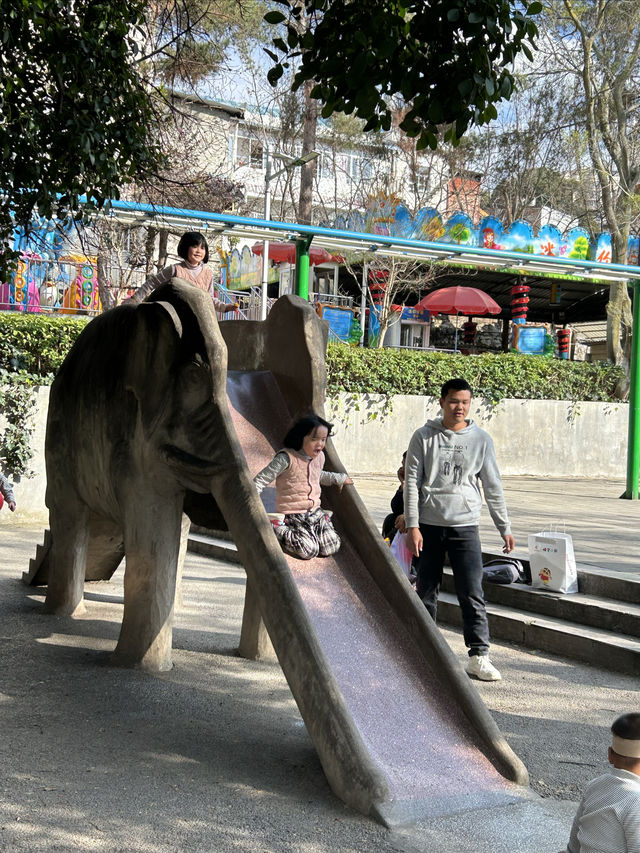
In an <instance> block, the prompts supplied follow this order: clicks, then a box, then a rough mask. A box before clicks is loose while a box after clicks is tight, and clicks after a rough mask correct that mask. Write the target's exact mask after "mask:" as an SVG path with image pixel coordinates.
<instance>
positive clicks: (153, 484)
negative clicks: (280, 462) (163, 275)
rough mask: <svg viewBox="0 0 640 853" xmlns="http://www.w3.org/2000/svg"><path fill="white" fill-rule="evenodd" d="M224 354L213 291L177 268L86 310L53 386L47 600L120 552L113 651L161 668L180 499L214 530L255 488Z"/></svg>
mask: <svg viewBox="0 0 640 853" xmlns="http://www.w3.org/2000/svg"><path fill="white" fill-rule="evenodd" d="M226 358H227V350H226V346H225V343H224V341H223V340H222V337H221V335H220V331H219V328H218V325H217V320H216V316H215V312H214V309H213V305H212V303H211V299H210V297H208V296H207V294H205V293H204V292H202V291H200V290H199V289H198V288H195V287H193V285H191V284H190V283H186V282H181V281H180V280H179V279H174V280H173V281H172V282H171V283H170V284H167V285H165V286H163V287H161V288H158V289H157V290H156V291H155V292H154V293H153V294H152V295H151V296H150V297H149V299H148V300H147V301H145V302H143V303H141V304H140V305H133V304H126V303H125V304H124V305H121V306H120V307H118V308H114V309H112V310H110V311H107V312H106V313H105V314H103V315H101V316H98V317H96V318H95V319H94V320H92V321H91V322H90V323H89V324H88V325H87V327H86V329H85V330H84V331H83V332H82V334H81V335H80V337H79V339H78V341H77V342H76V344H75V345H74V347H73V348H72V350H71V351H70V353H69V355H68V356H67V358H66V359H65V361H64V363H63V365H62V367H61V369H60V371H59V373H58V375H57V376H56V379H55V381H54V383H53V385H52V388H51V397H50V404H49V415H48V421H47V433H46V441H45V455H46V467H47V493H46V502H47V506H48V507H49V514H50V528H51V537H50V541H51V545H50V550H49V553H48V566H47V582H48V588H47V594H46V600H45V610H46V611H48V612H51V613H57V614H72V615H73V614H78V613H79V612H81V610H82V608H83V588H84V581H85V578H89V579H97V578H101V577H109V576H110V575H111V574H112V573H113V571H115V568H117V565H118V564H119V563H120V561H121V559H122V556H123V555H124V556H125V557H126V570H125V578H124V615H123V622H122V629H121V633H120V638H119V641H118V645H117V648H116V651H115V655H116V658H117V659H118V660H119V661H121V662H122V663H131V664H140V665H142V666H144V667H147V668H149V669H154V670H164V669H168V668H170V667H171V636H172V616H173V606H174V596H175V590H176V574H177V567H178V564H179V558H180V547H181V541H182V543H183V547H185V546H186V533H187V532H188V524H189V519H188V518H187V517H186V516H183V510H184V511H186V512H189V513H190V514H191V515H192V516H197V520H198V521H199V522H200V523H205V522H206V523H207V524H209V525H211V526H215V527H218V528H223V529H224V528H225V527H226V523H225V521H224V517H225V516H231V515H235V516H240V515H241V513H240V512H239V511H238V510H239V507H238V506H237V501H240V505H242V503H243V501H249V500H252V499H253V496H252V495H251V494H249V492H251V491H255V490H253V489H252V484H251V481H250V479H249V477H248V472H247V471H246V465H244V462H243V456H242V452H241V450H240V449H239V446H238V443H237V438H236V437H235V433H234V431H233V427H232V425H231V424H230V421H229V415H228V405H227V399H226V390H225V381H226ZM214 493H215V495H214ZM232 496H233V500H235V501H236V503H234V504H233V505H232ZM217 497H219V498H220V501H218V500H217ZM221 508H222V511H221ZM267 547H269V544H268V545H267ZM183 555H184V553H183Z"/></svg>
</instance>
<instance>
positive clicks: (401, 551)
mask: <svg viewBox="0 0 640 853" xmlns="http://www.w3.org/2000/svg"><path fill="white" fill-rule="evenodd" d="M391 553H392V554H393V556H394V557H395V558H396V560H397V561H398V562H399V563H400V567H401V569H402V571H403V572H404V573H405V575H406V576H407V577H409V573H410V572H411V560H412V558H413V554H412V553H411V551H410V550H409V547H408V545H407V534H406V533H399V532H398V533H396V535H395V536H394V537H393V542H392V543H391Z"/></svg>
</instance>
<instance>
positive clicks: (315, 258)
mask: <svg viewBox="0 0 640 853" xmlns="http://www.w3.org/2000/svg"><path fill="white" fill-rule="evenodd" d="M263 250H264V244H263V243H254V244H253V246H252V247H251V251H252V252H253V254H254V255H261V254H262V252H263ZM332 257H333V256H332V255H330V254H329V252H327V250H326V249H323V248H322V246H311V248H310V249H309V263H310V264H311V266H314V265H315V264H326V263H327V261H330V260H331V259H332ZM269 259H270V260H272V261H275V262H276V263H277V264H284V263H289V264H295V262H296V244H295V243H269Z"/></svg>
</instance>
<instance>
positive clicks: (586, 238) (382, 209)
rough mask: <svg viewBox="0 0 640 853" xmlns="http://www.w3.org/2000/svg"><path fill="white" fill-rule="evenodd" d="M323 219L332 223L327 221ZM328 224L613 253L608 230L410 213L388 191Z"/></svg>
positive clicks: (605, 258)
mask: <svg viewBox="0 0 640 853" xmlns="http://www.w3.org/2000/svg"><path fill="white" fill-rule="evenodd" d="M394 203H395V204H396V206H395V209H394V208H393V205H394ZM324 225H325V226H327V227H332V225H331V223H324ZM333 227H335V228H340V229H347V230H352V231H359V232H361V233H365V234H382V235H387V236H389V235H390V236H396V237H404V238H406V239H409V240H426V241H428V242H432V243H452V244H454V245H457V246H473V247H479V248H483V249H493V250H497V251H500V250H502V251H509V252H522V253H523V254H527V255H541V256H542V257H553V258H573V259H575V260H580V261H588V260H595V261H599V262H600V263H611V257H612V253H611V235H610V234H607V233H603V234H599V235H598V236H597V237H596V238H591V237H590V235H589V233H588V232H587V231H586V230H585V229H584V228H578V227H576V228H571V229H570V230H569V231H567V232H566V233H565V234H563V233H562V232H561V231H560V229H559V228H557V227H556V226H555V225H549V224H548V225H544V226H542V227H541V228H540V229H539V231H538V232H537V234H536V233H535V231H534V229H533V226H532V225H531V223H529V222H526V221H525V220H523V219H517V220H515V221H514V222H512V223H511V224H510V225H509V226H508V227H505V226H504V225H503V223H502V222H501V221H500V220H499V219H497V218H496V217H495V216H485V217H484V218H483V219H481V220H480V222H479V223H478V225H477V227H476V226H474V224H473V221H472V220H471V218H470V217H469V216H468V215H467V214H466V213H462V212H458V213H454V214H453V216H451V217H450V218H449V219H448V220H447V221H446V222H445V221H444V220H443V219H442V216H441V215H440V213H438V211H437V210H436V209H435V208H422V209H420V210H419V211H418V212H417V213H416V214H415V216H412V215H411V213H410V212H409V211H408V210H407V208H406V207H405V206H404V205H402V204H397V203H396V202H395V200H394V199H393V197H392V198H387V197H383V198H382V199H376V198H371V199H370V200H369V207H368V209H367V210H366V211H365V213H364V215H362V214H360V213H353V214H350V215H349V216H338V217H336V219H335V221H334V223H333ZM639 255H640V237H638V236H631V237H629V244H628V252H627V263H629V264H634V265H635V264H637V263H638V259H639ZM558 273H559V275H561V276H562V277H571V274H567V273H564V274H563V273H562V272H561V271H558ZM573 275H574V276H575V275H579V273H577V274H576V273H574V274H573ZM556 277H558V275H556Z"/></svg>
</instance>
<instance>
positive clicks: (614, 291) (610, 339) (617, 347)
mask: <svg viewBox="0 0 640 853" xmlns="http://www.w3.org/2000/svg"><path fill="white" fill-rule="evenodd" d="M632 327H633V312H632V310H631V299H630V298H629V292H628V289H627V284H626V282H621V281H616V282H612V284H611V286H610V288H609V302H608V303H607V355H608V357H609V359H610V360H611V361H612V362H613V363H614V364H616V365H617V366H618V367H621V368H622V369H623V370H624V372H625V377H624V379H621V380H620V382H619V383H618V385H617V387H616V390H615V395H616V397H618V399H620V400H626V399H627V397H628V395H629V372H630V364H631V330H632Z"/></svg>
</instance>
